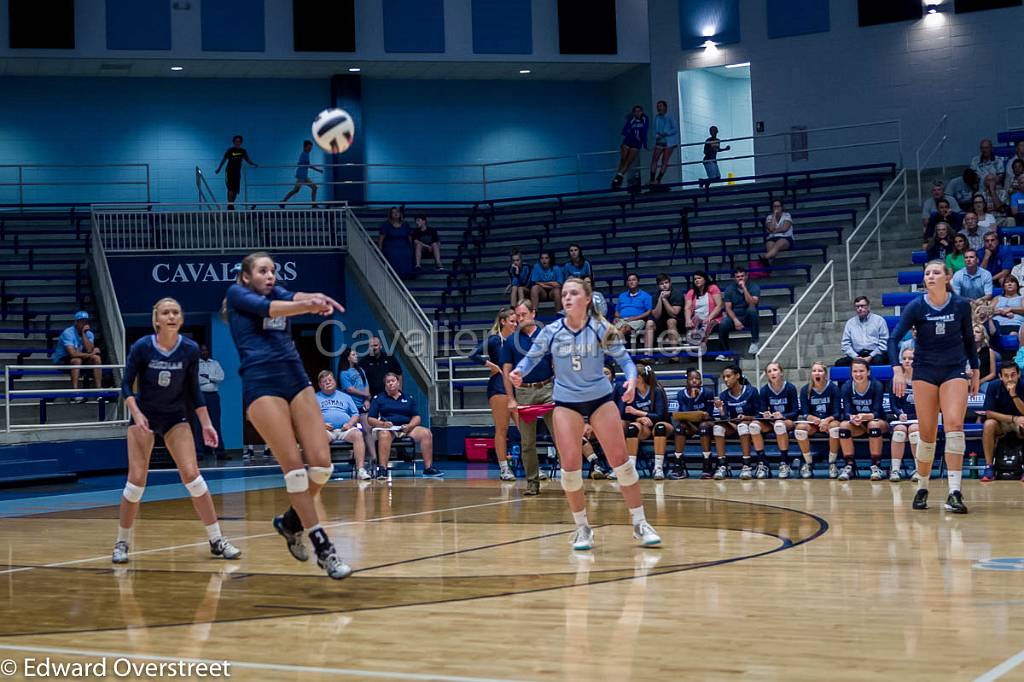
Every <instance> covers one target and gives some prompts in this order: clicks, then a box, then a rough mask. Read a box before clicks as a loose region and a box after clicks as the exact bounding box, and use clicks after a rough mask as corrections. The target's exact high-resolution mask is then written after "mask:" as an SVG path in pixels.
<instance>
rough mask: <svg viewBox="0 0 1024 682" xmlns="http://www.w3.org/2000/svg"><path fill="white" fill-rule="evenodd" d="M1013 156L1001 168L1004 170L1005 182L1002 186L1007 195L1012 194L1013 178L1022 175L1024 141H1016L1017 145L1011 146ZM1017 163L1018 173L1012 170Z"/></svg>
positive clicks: (1023, 171)
mask: <svg viewBox="0 0 1024 682" xmlns="http://www.w3.org/2000/svg"><path fill="white" fill-rule="evenodd" d="M1013 150H1014V153H1013V156H1011V157H1010V158H1008V159H1007V160H1006V161H1005V163H1004V164H1003V168H1004V169H1005V170H1006V182H1005V183H1004V184H1003V188H1004V189H1005V190H1006V191H1007V193H1010V192H1013V180H1014V176H1016V175H1020V174H1022V173H1024V140H1017V143H1016V144H1014V145H1013ZM1018 161H1020V162H1021V171H1020V173H1018V172H1017V171H1015V170H1014V168H1013V167H1014V164H1016V163H1017V162H1018Z"/></svg>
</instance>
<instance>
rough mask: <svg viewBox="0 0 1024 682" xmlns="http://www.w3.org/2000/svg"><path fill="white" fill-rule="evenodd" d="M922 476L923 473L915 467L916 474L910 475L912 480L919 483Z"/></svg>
mask: <svg viewBox="0 0 1024 682" xmlns="http://www.w3.org/2000/svg"><path fill="white" fill-rule="evenodd" d="M920 478H921V474H919V473H917V469H914V475H913V476H911V477H910V480H911V481H913V482H914V483H917V481H918V479H920Z"/></svg>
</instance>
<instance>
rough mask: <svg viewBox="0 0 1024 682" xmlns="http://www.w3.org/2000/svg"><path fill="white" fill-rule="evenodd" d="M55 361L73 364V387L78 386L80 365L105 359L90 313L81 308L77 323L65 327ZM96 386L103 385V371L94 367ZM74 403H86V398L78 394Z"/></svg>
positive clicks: (99, 362)
mask: <svg viewBox="0 0 1024 682" xmlns="http://www.w3.org/2000/svg"><path fill="white" fill-rule="evenodd" d="M53 362H54V364H57V365H71V366H72V368H73V369H72V370H71V388H73V389H77V388H78V367H79V366H80V365H99V364H102V362H103V360H102V359H101V356H100V349H99V347H97V346H96V336H95V335H94V334H93V333H92V329H91V325H90V320H89V313H87V312H85V311H84V310H79V311H78V312H77V313H75V323H74V324H73V325H71V326H70V327H68V328H67V329H65V330H64V331H63V332H61V334H60V338H59V339H57V347H56V348H55V349H54V351H53ZM92 376H93V380H94V381H95V387H96V388H100V387H101V386H102V385H103V371H102V370H100V369H93V371H92ZM71 402H73V403H84V402H85V398H84V397H82V396H76V397H74V398H72V399H71Z"/></svg>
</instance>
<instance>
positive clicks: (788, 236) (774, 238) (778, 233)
mask: <svg viewBox="0 0 1024 682" xmlns="http://www.w3.org/2000/svg"><path fill="white" fill-rule="evenodd" d="M764 230H765V233H766V234H765V252H764V255H762V256H761V257H760V261H761V264H762V265H765V266H768V265H771V264H772V262H773V261H774V260H775V258H776V257H778V255H779V254H780V253H782V252H783V251H787V250H789V249H790V248H792V247H793V218H792V217H790V215H789V213H787V212H786V211H785V210H784V209H783V206H782V200H781V199H776V200H775V201H773V202H772V212H771V213H769V214H768V217H767V218H765V219H764Z"/></svg>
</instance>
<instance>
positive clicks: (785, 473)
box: [779, 462, 790, 478]
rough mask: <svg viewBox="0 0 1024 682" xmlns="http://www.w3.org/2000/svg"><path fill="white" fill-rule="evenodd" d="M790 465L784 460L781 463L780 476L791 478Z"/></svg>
mask: <svg viewBox="0 0 1024 682" xmlns="http://www.w3.org/2000/svg"><path fill="white" fill-rule="evenodd" d="M789 471H790V469H789V465H788V464H786V463H785V462H783V463H782V464H780V465H779V478H789Z"/></svg>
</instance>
